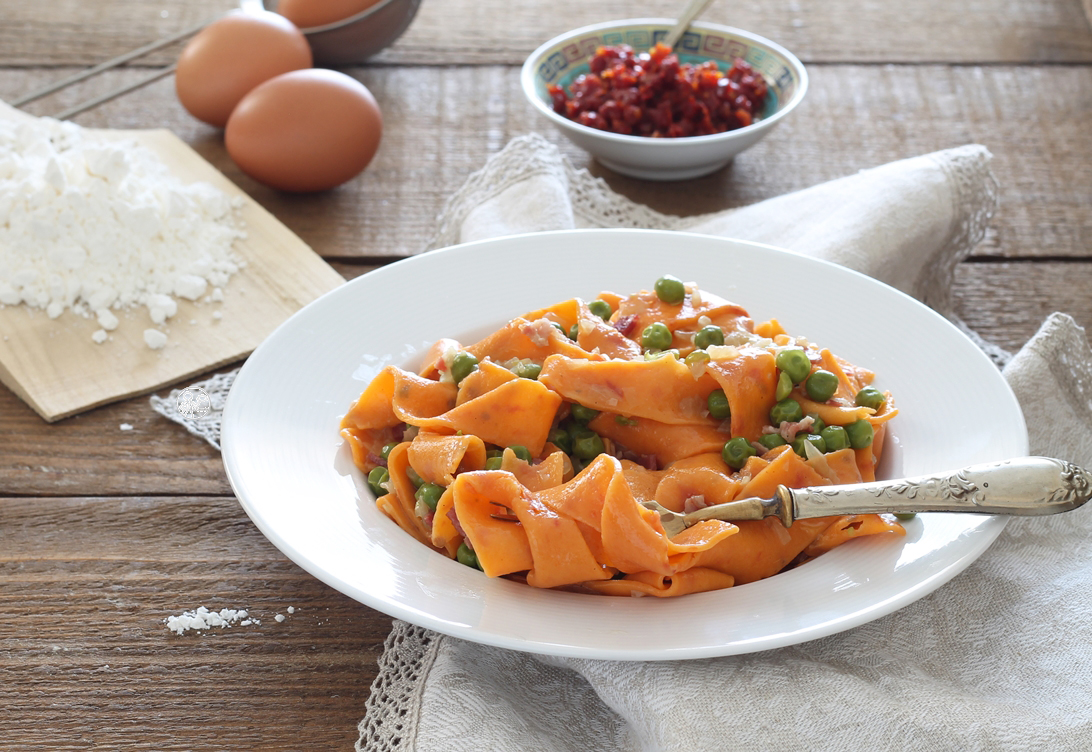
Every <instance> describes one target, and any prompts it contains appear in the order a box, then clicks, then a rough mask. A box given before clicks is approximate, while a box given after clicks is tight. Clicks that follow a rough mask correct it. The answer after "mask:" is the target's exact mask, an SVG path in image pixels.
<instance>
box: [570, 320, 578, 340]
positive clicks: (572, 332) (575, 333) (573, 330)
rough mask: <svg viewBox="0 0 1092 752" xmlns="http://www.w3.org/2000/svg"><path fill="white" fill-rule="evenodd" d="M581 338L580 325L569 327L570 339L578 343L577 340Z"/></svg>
mask: <svg viewBox="0 0 1092 752" xmlns="http://www.w3.org/2000/svg"><path fill="white" fill-rule="evenodd" d="M579 336H580V324H573V325H572V326H570V327H569V339H571V340H572V341H573V342H576V338H577V337H579Z"/></svg>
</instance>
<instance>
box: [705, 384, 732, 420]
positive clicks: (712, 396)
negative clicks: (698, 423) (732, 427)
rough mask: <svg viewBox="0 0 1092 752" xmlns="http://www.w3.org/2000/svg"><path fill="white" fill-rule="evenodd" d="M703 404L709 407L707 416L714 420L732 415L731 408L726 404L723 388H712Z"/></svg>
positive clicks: (726, 399) (724, 418)
mask: <svg viewBox="0 0 1092 752" xmlns="http://www.w3.org/2000/svg"><path fill="white" fill-rule="evenodd" d="M705 405H706V407H708V408H709V417H711V418H713V419H714V420H727V419H728V418H730V417H732V408H731V406H730V405H729V404H728V397H726V396H725V394H724V390H723V389H714V390H713V391H711V392H709V396H708V397H707V398H706V400H705Z"/></svg>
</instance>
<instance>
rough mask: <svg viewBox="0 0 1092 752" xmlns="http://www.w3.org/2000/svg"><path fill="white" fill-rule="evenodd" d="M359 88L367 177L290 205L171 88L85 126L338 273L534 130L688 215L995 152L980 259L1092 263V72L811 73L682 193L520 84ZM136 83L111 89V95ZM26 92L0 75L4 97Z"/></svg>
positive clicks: (441, 78) (401, 81)
mask: <svg viewBox="0 0 1092 752" xmlns="http://www.w3.org/2000/svg"><path fill="white" fill-rule="evenodd" d="M353 73H354V74H355V75H356V76H358V77H359V78H360V79H361V80H362V81H364V83H365V84H366V85H367V86H369V87H370V88H371V89H372V90H373V92H374V93H375V95H376V97H377V98H378V99H379V101H380V103H381V105H382V107H383V110H384V117H385V132H384V136H383V142H382V145H381V147H380V151H379V154H378V155H377V156H376V158H375V160H374V162H373V163H372V165H371V166H369V168H368V169H367V170H366V171H365V172H364V173H363V174H362V175H361V176H359V177H357V178H356V179H354V180H353V181H351V182H349V183H347V184H346V185H344V186H342V187H341V188H338V189H336V190H334V191H331V192H328V193H324V194H319V195H314V196H293V195H287V194H281V193H278V192H276V191H273V190H270V189H268V188H265V187H263V186H261V185H259V184H257V183H255V182H254V181H253V180H251V179H250V178H248V177H247V176H245V175H243V174H241V173H240V171H239V170H238V168H236V167H235V165H234V164H233V163H232V162H231V160H230V158H229V157H228V156H227V153H226V151H225V149H224V146H223V142H222V138H221V136H220V133H219V131H217V130H215V129H213V128H210V127H207V126H205V125H204V124H202V123H199V122H197V121H196V120H194V119H193V118H191V117H190V116H189V115H188V114H187V113H186V112H185V111H184V110H183V109H182V108H181V106H180V105H179V104H178V103H177V101H176V100H175V97H174V90H173V87H172V85H171V83H170V82H169V81H162V82H159V83H157V84H154V85H152V86H151V87H149V88H147V89H144V90H141V91H140V92H137V93H135V94H132V95H130V96H128V97H125V98H123V99H120V100H116V101H114V102H111V103H109V104H106V105H103V106H102V107H100V108H98V109H97V110H94V111H92V112H88V113H86V114H85V115H81V116H79V117H78V118H77V122H79V123H81V124H83V125H87V126H94V127H115V128H146V127H160V126H162V127H167V128H169V129H171V130H173V131H175V132H176V133H178V134H179V135H180V136H181V137H182V138H183V140H185V141H187V142H188V143H190V144H191V145H192V146H193V147H194V148H195V149H196V150H197V151H198V152H199V153H200V154H202V156H204V157H205V158H206V159H208V160H209V161H210V162H211V163H212V164H213V165H214V166H216V167H217V168H219V169H220V170H221V171H223V172H224V173H225V174H226V175H227V176H228V177H229V178H230V179H232V180H233V181H235V182H236V183H238V185H240V187H242V188H243V189H244V190H245V191H247V192H248V193H250V194H251V195H252V196H253V197H254V198H255V199H256V200H257V201H259V202H260V203H261V204H263V205H264V206H265V207H266V208H267V209H269V210H270V211H271V212H272V213H273V214H274V215H275V216H277V217H278V218H279V219H281V220H282V221H283V222H284V223H285V224H287V225H288V226H289V228H291V229H292V230H294V231H295V232H296V233H297V234H299V235H300V236H301V237H302V238H303V239H304V241H305V242H307V243H308V244H309V245H311V247H312V248H314V249H315V250H316V251H318V252H319V253H320V254H322V255H323V256H325V257H327V258H345V257H358V256H360V257H372V258H380V257H387V258H389V257H397V256H402V255H405V254H410V253H415V252H417V251H419V250H420V249H421V248H423V247H424V246H425V244H426V243H427V242H428V240H429V238H430V237H431V236H432V234H433V232H434V230H435V226H436V224H435V217H436V215H437V214H438V213H439V212H440V211H441V210H442V208H443V206H444V202H445V201H446V200H447V198H448V197H449V196H450V195H451V194H452V193H453V192H454V191H455V190H457V189H458V188H459V187H460V186H461V185H462V184H463V182H464V181H465V180H466V178H467V176H468V175H469V174H470V173H471V172H473V171H474V170H476V169H478V168H480V167H481V166H482V165H483V164H484V162H485V160H486V159H487V157H488V156H489V155H491V154H494V153H496V152H497V151H499V150H500V149H501V148H503V146H504V145H505V144H506V143H507V142H508V141H509V140H510V139H511V138H512V137H514V136H517V135H520V134H524V133H527V132H531V131H535V132H539V133H542V134H543V135H544V136H546V137H547V138H548V139H550V140H551V141H553V142H555V143H557V144H558V145H559V147H560V148H561V150H562V152H563V153H564V154H565V155H566V156H567V157H569V158H570V159H571V160H572V161H573V163H574V164H576V165H577V166H580V167H588V168H589V169H590V170H591V172H592V173H593V174H595V175H598V176H601V177H603V178H604V179H605V180H606V181H607V182H608V183H609V185H610V186H611V187H612V188H614V189H615V190H617V191H619V192H620V193H622V194H624V195H627V196H629V197H630V198H632V199H634V200H636V201H638V202H641V203H646V204H648V205H649V206H651V207H653V208H655V209H658V210H660V211H663V212H666V213H671V214H683V215H687V214H697V213H702V212H708V211H715V210H718V209H722V208H727V207H731V206H739V205H742V204H747V203H751V202H754V201H759V200H762V199H764V198H769V197H771V196H776V195H780V194H782V193H787V192H789V191H794V190H799V189H802V188H806V187H809V186H811V185H814V184H817V183H821V182H823V181H826V180H831V179H834V178H838V177H842V176H843V175H846V174H850V173H852V172H855V171H857V170H859V169H864V168H868V167H874V166H876V165H879V164H883V163H885V162H889V161H892V160H896V159H901V158H905V157H910V156H915V155H918V154H924V153H928V152H931V151H935V150H938V149H944V148H949V147H953V146H958V145H961V144H964V143H972V142H977V143H981V144H984V145H986V146H987V147H988V148H990V149H991V150H992V152H993V153H994V155H995V160H994V167H993V168H994V172H995V173H996V175H997V178H998V181H999V183H1000V189H1001V209H1000V212H999V213H998V215H997V217H996V218H995V220H994V222H993V227H994V228H995V232H993V233H991V235H990V236H989V238H988V239H987V242H986V243H985V244H983V246H982V247H981V248H980V249H979V253H982V254H988V255H1004V256H1040V255H1042V256H1050V257H1057V256H1087V255H1088V254H1089V253H1090V249H1092V138H1089V137H1088V123H1090V122H1092V98H1090V97H1089V95H1088V92H1089V91H1090V89H1089V86H1088V81H1089V75H1090V73H1089V68H1088V67H1082V66H1041V67H1038V66H1037V67H1031V68H1012V67H955V68H948V67H945V66H939V65H936V66H932V65H930V66H885V67H858V66H815V67H814V68H813V70H812V86H811V91H810V93H809V95H808V99H807V100H806V101H805V102H804V104H803V105H802V106H801V108H800V110H799V111H798V112H797V113H794V115H793V117H791V118H789V119H788V120H786V121H785V122H784V123H783V124H781V125H780V126H779V127H778V129H777V130H775V131H774V132H773V133H772V134H771V135H770V136H769V137H768V138H766V139H765V140H764V141H762V142H760V143H759V144H758V145H757V146H756V147H754V148H753V149H751V150H750V151H747V152H745V153H743V154H742V155H740V156H739V157H738V158H737V159H736V160H735V162H734V163H733V164H732V165H730V166H729V167H727V168H725V169H724V170H721V171H719V172H717V173H715V174H713V175H711V176H708V177H706V178H701V179H699V180H693V181H686V182H682V183H677V184H659V183H650V182H647V181H640V180H634V179H629V178H624V177H622V176H619V175H616V174H614V173H612V172H610V171H609V170H606V169H605V168H602V167H600V166H599V165H597V164H596V163H595V162H593V161H591V160H590V159H589V158H588V156H587V155H586V154H585V153H584V152H582V151H580V150H578V149H576V148H575V147H573V146H572V145H570V144H569V143H568V142H567V141H565V140H564V139H563V138H562V137H561V136H560V135H559V134H558V133H556V132H555V130H554V129H553V128H552V126H551V125H550V124H549V123H548V122H546V121H545V120H544V119H543V118H541V116H539V115H538V114H537V113H535V112H534V111H533V110H532V109H531V107H530V105H529V104H527V103H526V102H525V101H524V99H523V97H522V94H521V93H520V89H519V81H518V72H517V71H515V70H513V69H506V68H500V67H452V68H412V69H409V68H359V69H354V71H353ZM43 75H44V74H43V72H42V71H36V72H35V73H34V77H37V78H41V77H42V76H43ZM131 75H133V74H132V73H131V72H116V73H114V74H111V75H110V76H106V77H104V78H107V79H110V81H108V82H107V83H110V84H113V83H116V82H117V81H120V80H124V79H125V78H126V77H127V76H131ZM30 77H31V76H30V75H29V74H22V73H20V74H16V73H15V72H13V71H0V97H5V96H10V95H11V93H12V92H13V91H14V90H15V88H16V87H17V86H18V85H19V84H20V82H25V81H26V80H27V79H28V78H30ZM76 99H77V97H76V96H69V95H68V94H66V95H65V96H63V97H60V98H59V100H60V101H58V102H54V103H52V104H53V105H54V106H67V105H68V104H71V103H72V102H75V101H76ZM35 111H36V112H48V111H49V110H48V109H46V108H44V107H43V108H42V109H41V110H35ZM832 113H837V116H832ZM1042 113H1050V116H1049V117H1042V116H1041V114H1042ZM847 134H852V137H850V136H849V135H847Z"/></svg>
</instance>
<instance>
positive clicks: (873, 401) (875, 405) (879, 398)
mask: <svg viewBox="0 0 1092 752" xmlns="http://www.w3.org/2000/svg"><path fill="white" fill-rule="evenodd" d="M886 401H887V398H886V397H884V396H883V392H881V391H880V390H879V389H877V388H876V387H874V386H866V387H865V388H864V389H862V390H861V391H859V392H857V404H858V405H860V406H861V407H870V408H872V409H873V410H879V409H880V407H881V406H883V403H884V402H886Z"/></svg>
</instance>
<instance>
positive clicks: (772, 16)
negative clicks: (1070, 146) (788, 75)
mask: <svg viewBox="0 0 1092 752" xmlns="http://www.w3.org/2000/svg"><path fill="white" fill-rule="evenodd" d="M235 5H237V3H232V2H230V1H229V0H192V1H191V2H183V0H164V1H163V2H159V3H155V4H150V3H147V2H142V1H141V0H111V1H110V2H109V3H103V2H98V3H88V2H78V1H77V0H60V1H57V2H49V3H27V2H23V0H0V18H4V19H5V23H4V24H3V25H2V26H0V65H7V66H22V65H28V64H30V65H40V64H46V65H89V64H92V63H97V62H100V61H102V60H106V59H108V58H111V57H114V56H116V55H118V54H121V53H123V52H127V51H128V50H130V49H133V48H136V47H139V46H141V45H143V44H146V43H147V42H149V41H152V40H154V39H158V38H161V37H164V36H168V35H169V34H171V33H173V32H176V31H179V30H181V29H185V28H187V27H188V26H190V25H193V24H196V23H199V22H201V21H203V20H205V19H210V18H214V17H216V16H217V15H218V14H220V13H222V12H223V11H225V10H227V9H230V8H232V7H234V6H235ZM672 7H673V6H670V5H666V6H665V5H664V4H663V3H662V2H655V1H654V0H602V1H601V2H595V3H589V2H586V0H553V1H552V2H550V3H549V4H548V5H544V4H543V3H541V2H537V1H536V0H426V1H425V2H423V3H422V4H421V8H420V10H419V12H418V14H417V17H416V18H415V19H414V21H413V23H412V25H411V26H410V27H409V29H408V30H407V31H406V33H405V34H404V35H403V36H402V38H401V39H399V40H398V41H397V42H396V43H395V44H394V45H393V46H392V47H390V48H389V49H387V50H385V51H384V52H382V53H380V54H379V55H377V56H376V57H374V58H373V59H372V61H371V62H372V63H373V64H377V65H380V64H385V65H399V66H404V65H411V66H412V65H447V64H451V63H458V64H468V63H469V64H473V65H495V64H501V65H519V64H521V63H522V62H523V60H524V59H525V58H526V57H527V55H528V54H529V53H530V52H531V51H532V50H534V49H535V48H536V47H538V46H539V45H540V44H542V43H543V42H545V41H546V40H548V39H550V38H551V37H554V36H556V35H557V34H560V33H562V32H565V31H567V30H569V29H574V28H576V27H579V26H584V25H586V24H592V23H601V22H605V21H614V20H618V19H624V18H644V17H663V16H665V15H670V13H671V12H672ZM703 20H707V21H711V22H714V23H722V24H727V25H730V26H735V27H738V28H741V29H747V30H748V31H751V32H754V33H756V34H760V35H762V36H765V37H767V38H769V39H772V40H774V41H776V42H778V43H780V44H782V45H784V46H785V47H787V48H788V49H790V50H792V51H793V52H794V53H796V55H797V56H799V57H800V58H801V59H802V60H803V61H804V62H805V63H811V62H824V63H852V64H863V63H888V62H911V63H921V62H926V63H932V62H938V61H939V62H946V63H948V62H954V63H1023V62H1036V63H1039V62H1088V61H1092V33H1090V31H1089V26H1088V21H1087V19H1086V17H1085V15H1084V13H1083V11H1082V8H1081V6H1080V5H1079V4H1078V3H1077V2H1075V1H1072V0H1070V1H1067V2H1056V1H1052V0H1028V1H1027V2H1022V1H1021V0H981V1H980V2H975V3H951V2H943V0H906V2H902V3H885V2H869V3H862V2H859V1H857V0H830V1H828V2H823V3H801V2H792V1H791V0H779V1H778V2H772V3H770V2H767V3H760V2H746V3H716V4H714V5H713V6H711V7H710V8H709V9H708V10H707V11H706V12H705V14H704V16H703ZM175 56H177V49H174V50H165V51H164V52H162V53H156V54H154V55H151V56H149V57H148V58H146V59H145V61H144V62H145V63H146V64H150V65H163V64H166V63H168V62H170V61H171V60H173V59H174V57H175Z"/></svg>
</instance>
